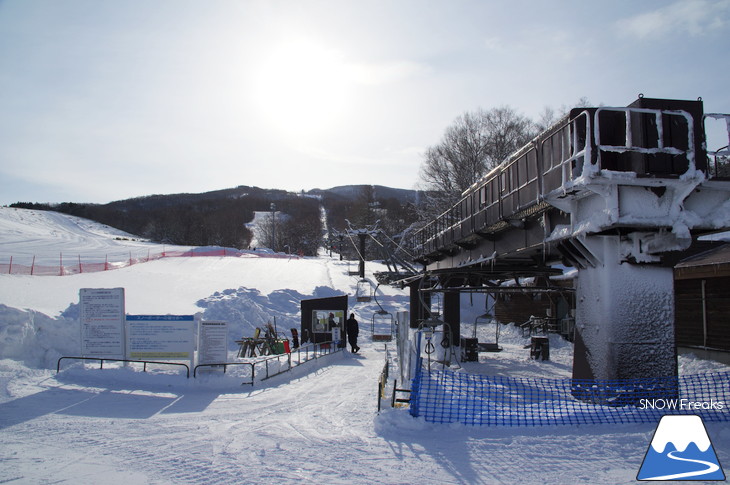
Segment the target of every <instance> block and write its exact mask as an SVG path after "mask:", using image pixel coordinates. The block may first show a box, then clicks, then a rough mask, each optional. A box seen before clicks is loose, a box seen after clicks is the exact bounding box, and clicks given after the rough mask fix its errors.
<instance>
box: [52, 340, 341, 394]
mask: <svg viewBox="0 0 730 485" xmlns="http://www.w3.org/2000/svg"><path fill="white" fill-rule="evenodd" d="M341 350H342V348H340V347H339V346H337V344H335V343H334V342H320V343H316V344H307V345H303V346H301V347H298V348H296V349H295V350H293V351H292V352H289V353H285V354H278V355H273V356H269V357H267V358H265V359H259V360H255V361H253V362H251V361H247V362H213V363H208V364H198V365H196V366H195V367H194V368H193V378H196V377H197V376H198V369H199V368H201V367H223V372H224V373H225V372H226V371H227V369H228V367H229V366H232V365H243V366H250V367H251V381H250V382H244V383H243V384H251V385H252V386H253V385H254V383H255V380H256V367H257V366H258V367H260V368H261V367H263V369H262V371H263V372H264V373H265V376H264V377H262V378H261V380H262V381H264V380H266V379H269V378H271V377H274V376H277V375H279V374H283V373H284V372H288V371H290V370H291V369H293V368H294V367H297V366H299V365H302V364H304V363H306V362H308V361H310V360H316V359H319V358H320V357H322V356H324V355H329V354H334V353H336V352H340V351H341ZM294 355H296V360H295V359H293V358H292V356H294ZM64 359H74V360H98V361H100V367H99V368H100V369H103V368H104V362H105V361H106V362H133V363H139V364H144V367H143V370H144V372H147V364H161V365H178V366H182V367H185V370H186V377H187V378H190V366H188V365H187V364H182V363H179V362H164V361H154V360H132V359H115V358H108V357H75V356H64V357H61V358H60V359H58V362H57V364H56V372H57V373H58V372H61V361H62V360H64ZM282 359H285V365H284V366H283V367H284V368H283V370H281V369H282ZM274 360H276V361H278V362H279V366H278V367H279V370H278V371H277V372H275V373H272V372H271V370H272V368H273V366H272V365H270V363H271V362H273V361H274Z"/></svg>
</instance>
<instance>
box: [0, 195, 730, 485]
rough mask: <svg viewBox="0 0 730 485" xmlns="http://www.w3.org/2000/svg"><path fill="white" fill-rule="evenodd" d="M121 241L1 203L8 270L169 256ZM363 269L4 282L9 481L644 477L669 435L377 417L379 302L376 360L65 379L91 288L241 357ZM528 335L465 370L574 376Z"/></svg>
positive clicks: (0, 350)
mask: <svg viewBox="0 0 730 485" xmlns="http://www.w3.org/2000/svg"><path fill="white" fill-rule="evenodd" d="M119 236H120V235H119V233H118V231H115V230H112V229H110V228H105V227H102V226H99V225H96V224H93V223H91V222H89V221H83V220H78V219H76V218H70V217H68V216H64V215H61V214H53V213H41V212H35V211H20V210H15V209H8V208H0V263H2V262H4V261H5V259H6V258H8V257H9V256H11V255H14V256H15V257H28V256H30V257H32V255H34V254H36V255H39V256H40V255H47V256H48V257H49V258H53V257H55V255H57V254H58V252H59V250H62V251H64V252H67V251H68V252H69V253H71V252H74V251H75V252H79V253H81V254H84V255H87V254H88V255H89V256H93V255H96V256H100V257H103V255H104V254H108V253H111V252H112V251H117V250H118V251H119V252H120V254H122V253H124V252H125V251H127V252H128V251H129V250H132V249H133V248H135V249H136V248H140V247H150V246H152V245H151V244H150V243H147V242H143V241H133V240H131V239H132V238H126V240H125V239H124V238H123V237H122V238H120V237H119ZM60 246H63V249H59V247H60ZM142 250H144V249H142ZM154 250H155V251H159V250H161V248H159V247H158V248H156V249H154ZM374 269H376V265H374V264H368V270H370V271H372V270H374ZM347 270H348V265H347V263H346V262H340V261H337V260H336V259H333V258H328V257H320V258H303V259H287V258H283V259H281V258H265V257H261V258H235V257H205V258H164V259H160V260H157V261H152V262H149V263H143V264H137V265H133V266H130V267H126V268H122V269H117V270H112V271H104V272H98V273H84V274H78V275H71V276H21V275H7V274H6V275H0V443H2V444H1V445H0V483H11V484H16V483H17V484H39V483H67V484H100V483H104V484H115V483H119V484H125V485H129V484H172V483H174V484H178V483H180V484H234V483H235V484H241V483H252V484H254V483H255V484H258V483H261V484H269V483H271V484H274V483H277V484H279V483H322V484H340V483H342V484H345V483H347V484H357V483H376V484H377V483H381V484H413V483H422V484H431V483H433V484H436V483H438V484H482V483H484V484H492V483H498V484H501V483H505V484H507V483H509V484H511V483H528V484H529V483H560V484H569V483H632V482H634V481H635V477H636V474H637V472H638V470H639V467H640V466H641V462H642V459H643V457H644V454H645V453H646V451H647V448H648V446H649V443H650V441H651V438H652V434H653V432H654V426H652V425H631V426H629V425H624V426H615V425H612V426H579V427H569V426H562V427H541V428H504V427H495V428H473V427H466V426H462V425H433V424H429V423H426V422H424V421H422V420H421V419H414V418H412V417H411V416H410V415H409V414H408V413H407V411H405V410H403V409H392V408H390V407H388V406H387V403H385V402H384V403H383V405H384V408H383V411H382V412H381V413H380V414H378V413H377V412H376V407H377V400H376V398H377V379H378V376H379V373H380V371H381V369H382V367H383V363H384V359H385V351H384V344H382V343H373V342H372V341H371V340H370V325H369V322H370V319H371V317H372V315H373V312H374V311H375V310H376V309H377V305H376V304H375V302H372V301H371V302H366V303H357V302H356V301H355V299H354V298H351V300H350V301H351V310H352V311H353V312H354V313H355V314H356V316H357V317H358V319H359V320H360V322H361V329H362V331H361V337H360V341H361V344H360V345H361V347H362V350H361V353H360V355H352V354H350V353H348V352H340V353H336V354H332V355H328V356H324V357H322V358H320V359H318V360H317V361H310V362H308V363H306V364H304V365H302V366H299V367H296V368H294V370H292V371H291V372H289V373H285V374H282V375H279V376H277V377H274V378H271V379H269V380H266V381H263V382H256V384H255V385H254V386H250V385H242V384H241V382H242V381H243V379H242V372H243V371H242V370H241V369H233V368H231V369H229V371H228V372H227V373H226V374H225V375H224V374H205V375H201V376H199V377H198V378H196V379H193V378H191V379H186V378H185V375H184V374H180V373H179V371H177V370H169V369H166V368H152V369H150V370H149V371H148V372H146V373H144V372H141V368H137V367H126V368H125V367H122V366H114V365H113V364H105V368H104V369H101V370H100V369H98V363H97V364H89V365H87V366H84V365H82V364H79V363H72V362H65V361H64V362H65V363H64V364H63V368H62V371H61V372H60V373H58V374H56V371H55V366H56V362H57V359H58V357H59V356H61V355H74V354H77V353H78V351H79V333H80V332H79V322H78V307H77V304H78V291H79V289H80V288H113V287H123V288H125V292H126V310H127V312H128V313H131V314H195V313H202V315H203V317H204V318H206V319H226V320H227V321H229V324H230V326H231V332H230V333H231V342H230V343H229V354H231V355H232V357H231V359H233V358H234V356H235V350H236V348H235V344H234V343H233V342H232V340H234V339H237V338H238V337H241V336H250V335H251V334H252V332H253V328H254V327H257V326H262V325H263V324H265V323H266V321H268V320H271V319H273V318H274V317H276V322H277V326H278V328H280V329H289V328H297V327H298V326H299V314H298V312H299V301H300V300H301V299H302V298H311V297H321V296H331V295H336V294H348V295H350V296H351V297H353V296H354V294H355V289H356V281H357V280H356V278H354V277H352V276H349V275H348V274H347ZM378 300H379V301H380V302H381V303H382V304H383V306H384V307H385V308H386V309H387V310H388V311H390V312H392V313H393V314H395V313H396V312H397V311H399V310H406V309H407V307H408V297H407V294H406V293H405V292H403V291H400V290H397V289H393V288H389V287H379V288H378ZM465 305H466V306H465V308H464V310H463V312H464V322H470V321H471V322H473V317H472V316H471V314H472V313H473V314H477V313H481V310H477V309H474V308H469V307H468V303H466V304H465ZM480 308H483V306H482V307H480ZM462 331H463V333H465V334H467V333H468V332H470V329H469V326H468V325H464V326H463V328H462ZM525 342H526V341H525V339H523V338H522V337H521V336H520V335H519V334H518V333H517V332H516V331H514V330H511V329H510V328H509V327H507V328H506V329H505V332H504V333H503V336H502V339H501V343H502V346H503V347H504V349H505V350H504V351H503V352H501V353H498V354H482V355H481V361H480V363H479V364H475V363H468V364H465V365H464V369H465V370H469V371H474V372H481V373H491V374H504V375H514V376H550V377H566V376H569V375H570V365H571V361H572V360H571V359H572V346H571V345H570V344H569V343H567V342H562V341H560V340H558V339H553V340H552V341H551V361H549V362H536V361H531V360H529V359H528V356H527V351H526V350H525V349H524V348H523V346H524V344H525ZM714 370H727V367H724V366H721V365H720V364H717V363H714V362H709V361H703V360H700V359H697V358H694V357H692V356H686V357H682V358H681V359H680V371H681V372H682V373H686V374H691V373H700V372H708V371H714ZM393 374H395V373H393ZM391 384H392V381H391ZM729 404H730V403H729ZM706 426H707V430H708V433H709V436H710V438H711V440H712V443H713V445H714V447H715V450H716V452H717V454H718V458H719V460H720V463H721V464H723V463H724V464H727V463H730V424H727V423H723V424H717V423H706ZM726 473H727V471H726Z"/></svg>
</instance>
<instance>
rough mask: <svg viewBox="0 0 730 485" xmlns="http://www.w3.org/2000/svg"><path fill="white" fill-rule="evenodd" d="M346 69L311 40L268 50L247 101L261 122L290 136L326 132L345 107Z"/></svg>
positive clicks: (329, 51)
mask: <svg viewBox="0 0 730 485" xmlns="http://www.w3.org/2000/svg"><path fill="white" fill-rule="evenodd" d="M347 71H348V68H347V65H346V63H345V62H344V59H343V56H342V54H341V53H340V52H339V51H337V50H336V49H332V48H329V47H326V46H324V45H321V44H318V43H316V42H314V41H311V40H292V41H287V42H285V43H282V44H280V45H279V46H277V47H275V48H273V49H272V50H271V51H270V52H269V53H268V55H266V57H265V59H264V60H263V62H262V63H261V66H260V68H259V72H257V73H255V79H256V82H255V85H254V90H253V91H254V92H253V95H254V97H255V101H256V104H257V105H258V107H259V109H260V110H261V112H262V114H263V116H264V118H265V119H266V121H267V122H268V123H269V124H272V125H273V126H274V127H275V128H277V129H279V130H283V131H284V132H286V133H288V134H290V135H297V134H298V135H302V136H306V135H313V134H316V133H318V132H321V131H323V130H326V129H328V128H330V127H331V126H332V125H333V123H335V122H336V121H337V120H338V116H339V115H340V114H341V113H342V112H343V110H344V108H345V104H346V103H347V96H348V91H349V84H350V82H349V81H350V80H349V76H348V72H347Z"/></svg>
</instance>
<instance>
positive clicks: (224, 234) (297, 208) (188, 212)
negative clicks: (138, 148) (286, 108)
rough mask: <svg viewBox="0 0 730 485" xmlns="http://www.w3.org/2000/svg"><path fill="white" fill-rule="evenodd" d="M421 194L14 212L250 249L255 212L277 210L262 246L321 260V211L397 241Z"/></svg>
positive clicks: (271, 195)
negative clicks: (51, 215)
mask: <svg viewBox="0 0 730 485" xmlns="http://www.w3.org/2000/svg"><path fill="white" fill-rule="evenodd" d="M417 197H418V194H417V192H416V191H414V190H406V189H394V188H390V187H383V186H377V185H376V186H372V185H348V186H341V187H334V188H331V189H325V190H323V189H314V190H310V191H308V192H298V193H297V192H287V191H284V190H276V189H262V188H258V187H248V186H239V187H236V188H231V189H223V190H216V191H212V192H204V193H198V194H190V193H184V194H169V195H149V196H144V197H136V198H132V199H126V200H119V201H114V202H110V203H108V204H88V203H75V202H64V203H60V204H45V203H35V202H18V203H16V204H12V205H11V207H18V208H27V209H40V210H54V211H58V212H63V213H66V214H71V215H74V216H79V217H84V218H87V219H91V220H94V221H97V222H101V223H103V224H107V225H109V226H112V227H116V228H118V229H122V230H124V231H127V232H129V233H132V234H137V235H139V236H141V237H144V238H148V239H151V240H153V241H157V242H163V243H170V244H180V245H195V246H210V245H216V246H226V247H235V248H246V247H248V246H249V245H250V244H251V240H252V236H253V234H252V233H251V230H250V229H249V228H248V227H247V226H246V225H247V224H248V223H250V222H251V221H252V220H253V218H254V213H255V212H271V211H272V204H273V207H274V209H275V210H276V214H277V218H276V220H275V222H276V224H275V226H274V227H275V234H274V236H275V237H272V238H271V239H272V240H271V241H259V244H262V243H263V244H265V245H267V246H275V247H274V249H275V250H284V249H286V250H288V251H292V252H301V253H303V254H307V255H314V254H316V251H317V248H319V247H320V246H322V244H323V240H322V237H323V224H322V212H321V209H322V208H324V210H325V213H326V215H327V225H328V227H330V228H334V229H339V230H343V229H346V222H345V221H346V220H349V221H350V222H352V223H353V224H358V225H366V224H373V223H374V222H375V221H376V220H379V221H380V227H382V228H384V229H385V230H386V231H387V232H388V233H390V234H397V233H398V232H401V231H402V230H403V229H405V228H406V227H408V226H409V225H410V224H411V223H412V222H413V221H415V219H416V215H415V210H414V205H415V204H416V202H417Z"/></svg>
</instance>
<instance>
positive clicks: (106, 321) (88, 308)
mask: <svg viewBox="0 0 730 485" xmlns="http://www.w3.org/2000/svg"><path fill="white" fill-rule="evenodd" d="M79 307H80V317H79V320H80V323H81V356H82V357H108V358H110V359H123V358H124V355H125V348H124V345H125V338H124V288H81V289H80V290H79Z"/></svg>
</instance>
